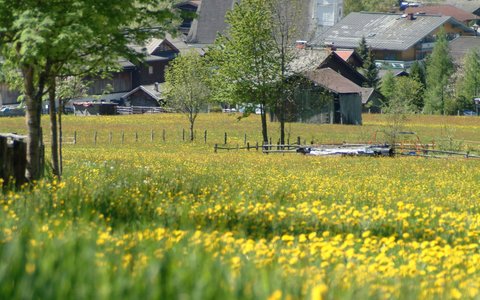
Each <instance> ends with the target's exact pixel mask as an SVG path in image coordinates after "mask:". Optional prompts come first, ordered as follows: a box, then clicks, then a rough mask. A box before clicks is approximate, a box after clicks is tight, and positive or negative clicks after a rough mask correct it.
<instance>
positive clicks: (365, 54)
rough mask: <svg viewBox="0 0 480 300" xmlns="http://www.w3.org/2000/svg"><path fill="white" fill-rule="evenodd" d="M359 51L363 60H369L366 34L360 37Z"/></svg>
mask: <svg viewBox="0 0 480 300" xmlns="http://www.w3.org/2000/svg"><path fill="white" fill-rule="evenodd" d="M357 53H358V55H360V57H361V58H362V61H364V62H365V61H366V60H367V58H368V44H367V39H365V36H362V38H361V39H360V42H359V43H358V47H357Z"/></svg>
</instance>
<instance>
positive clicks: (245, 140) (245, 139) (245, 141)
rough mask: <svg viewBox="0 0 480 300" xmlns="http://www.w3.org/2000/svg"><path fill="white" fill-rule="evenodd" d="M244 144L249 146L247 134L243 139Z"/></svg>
mask: <svg viewBox="0 0 480 300" xmlns="http://www.w3.org/2000/svg"><path fill="white" fill-rule="evenodd" d="M243 144H244V145H246V144H247V134H246V133H245V138H244V139H243Z"/></svg>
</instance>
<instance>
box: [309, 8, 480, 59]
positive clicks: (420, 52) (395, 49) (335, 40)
mask: <svg viewBox="0 0 480 300" xmlns="http://www.w3.org/2000/svg"><path fill="white" fill-rule="evenodd" d="M442 28H443V29H444V30H445V32H446V34H447V36H448V38H449V39H450V40H452V39H454V38H456V37H459V36H462V35H474V30H473V29H472V28H470V27H468V26H466V25H465V24H463V23H461V22H460V21H457V20H456V19H454V18H453V17H449V16H438V15H435V16H434V15H414V14H410V15H406V14H405V15H401V14H389V13H366V12H359V13H357V12H354V13H351V14H349V15H348V16H346V17H345V18H343V19H342V20H341V21H340V22H339V23H337V24H336V25H334V26H333V27H331V28H330V29H328V30H327V31H326V32H324V33H322V34H320V35H318V36H317V37H316V38H314V39H313V40H312V41H311V44H312V45H313V46H316V47H324V45H330V46H332V45H333V46H334V47H336V48H337V49H356V48H357V47H358V45H359V43H360V40H361V39H362V37H365V39H366V41H367V44H368V46H369V47H370V48H371V49H372V52H373V54H374V56H375V59H376V62H377V65H378V66H380V67H382V66H383V67H385V68H399V69H404V68H408V67H409V66H410V65H411V64H412V63H413V62H414V61H416V60H422V59H424V58H425V57H426V56H427V55H428V54H430V53H431V52H432V50H433V47H434V45H435V38H436V34H437V33H438V32H439V31H440V30H441V29H442Z"/></svg>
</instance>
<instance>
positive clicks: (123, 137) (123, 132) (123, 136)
mask: <svg viewBox="0 0 480 300" xmlns="http://www.w3.org/2000/svg"><path fill="white" fill-rule="evenodd" d="M124 142H125V131H123V130H122V145H123V143H124Z"/></svg>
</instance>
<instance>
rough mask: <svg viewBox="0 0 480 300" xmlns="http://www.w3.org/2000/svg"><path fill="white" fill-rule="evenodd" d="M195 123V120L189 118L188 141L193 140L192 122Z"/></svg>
mask: <svg viewBox="0 0 480 300" xmlns="http://www.w3.org/2000/svg"><path fill="white" fill-rule="evenodd" d="M194 123H195V120H192V119H190V141H191V142H193V139H194V138H195V136H194V134H193V124H194Z"/></svg>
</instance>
